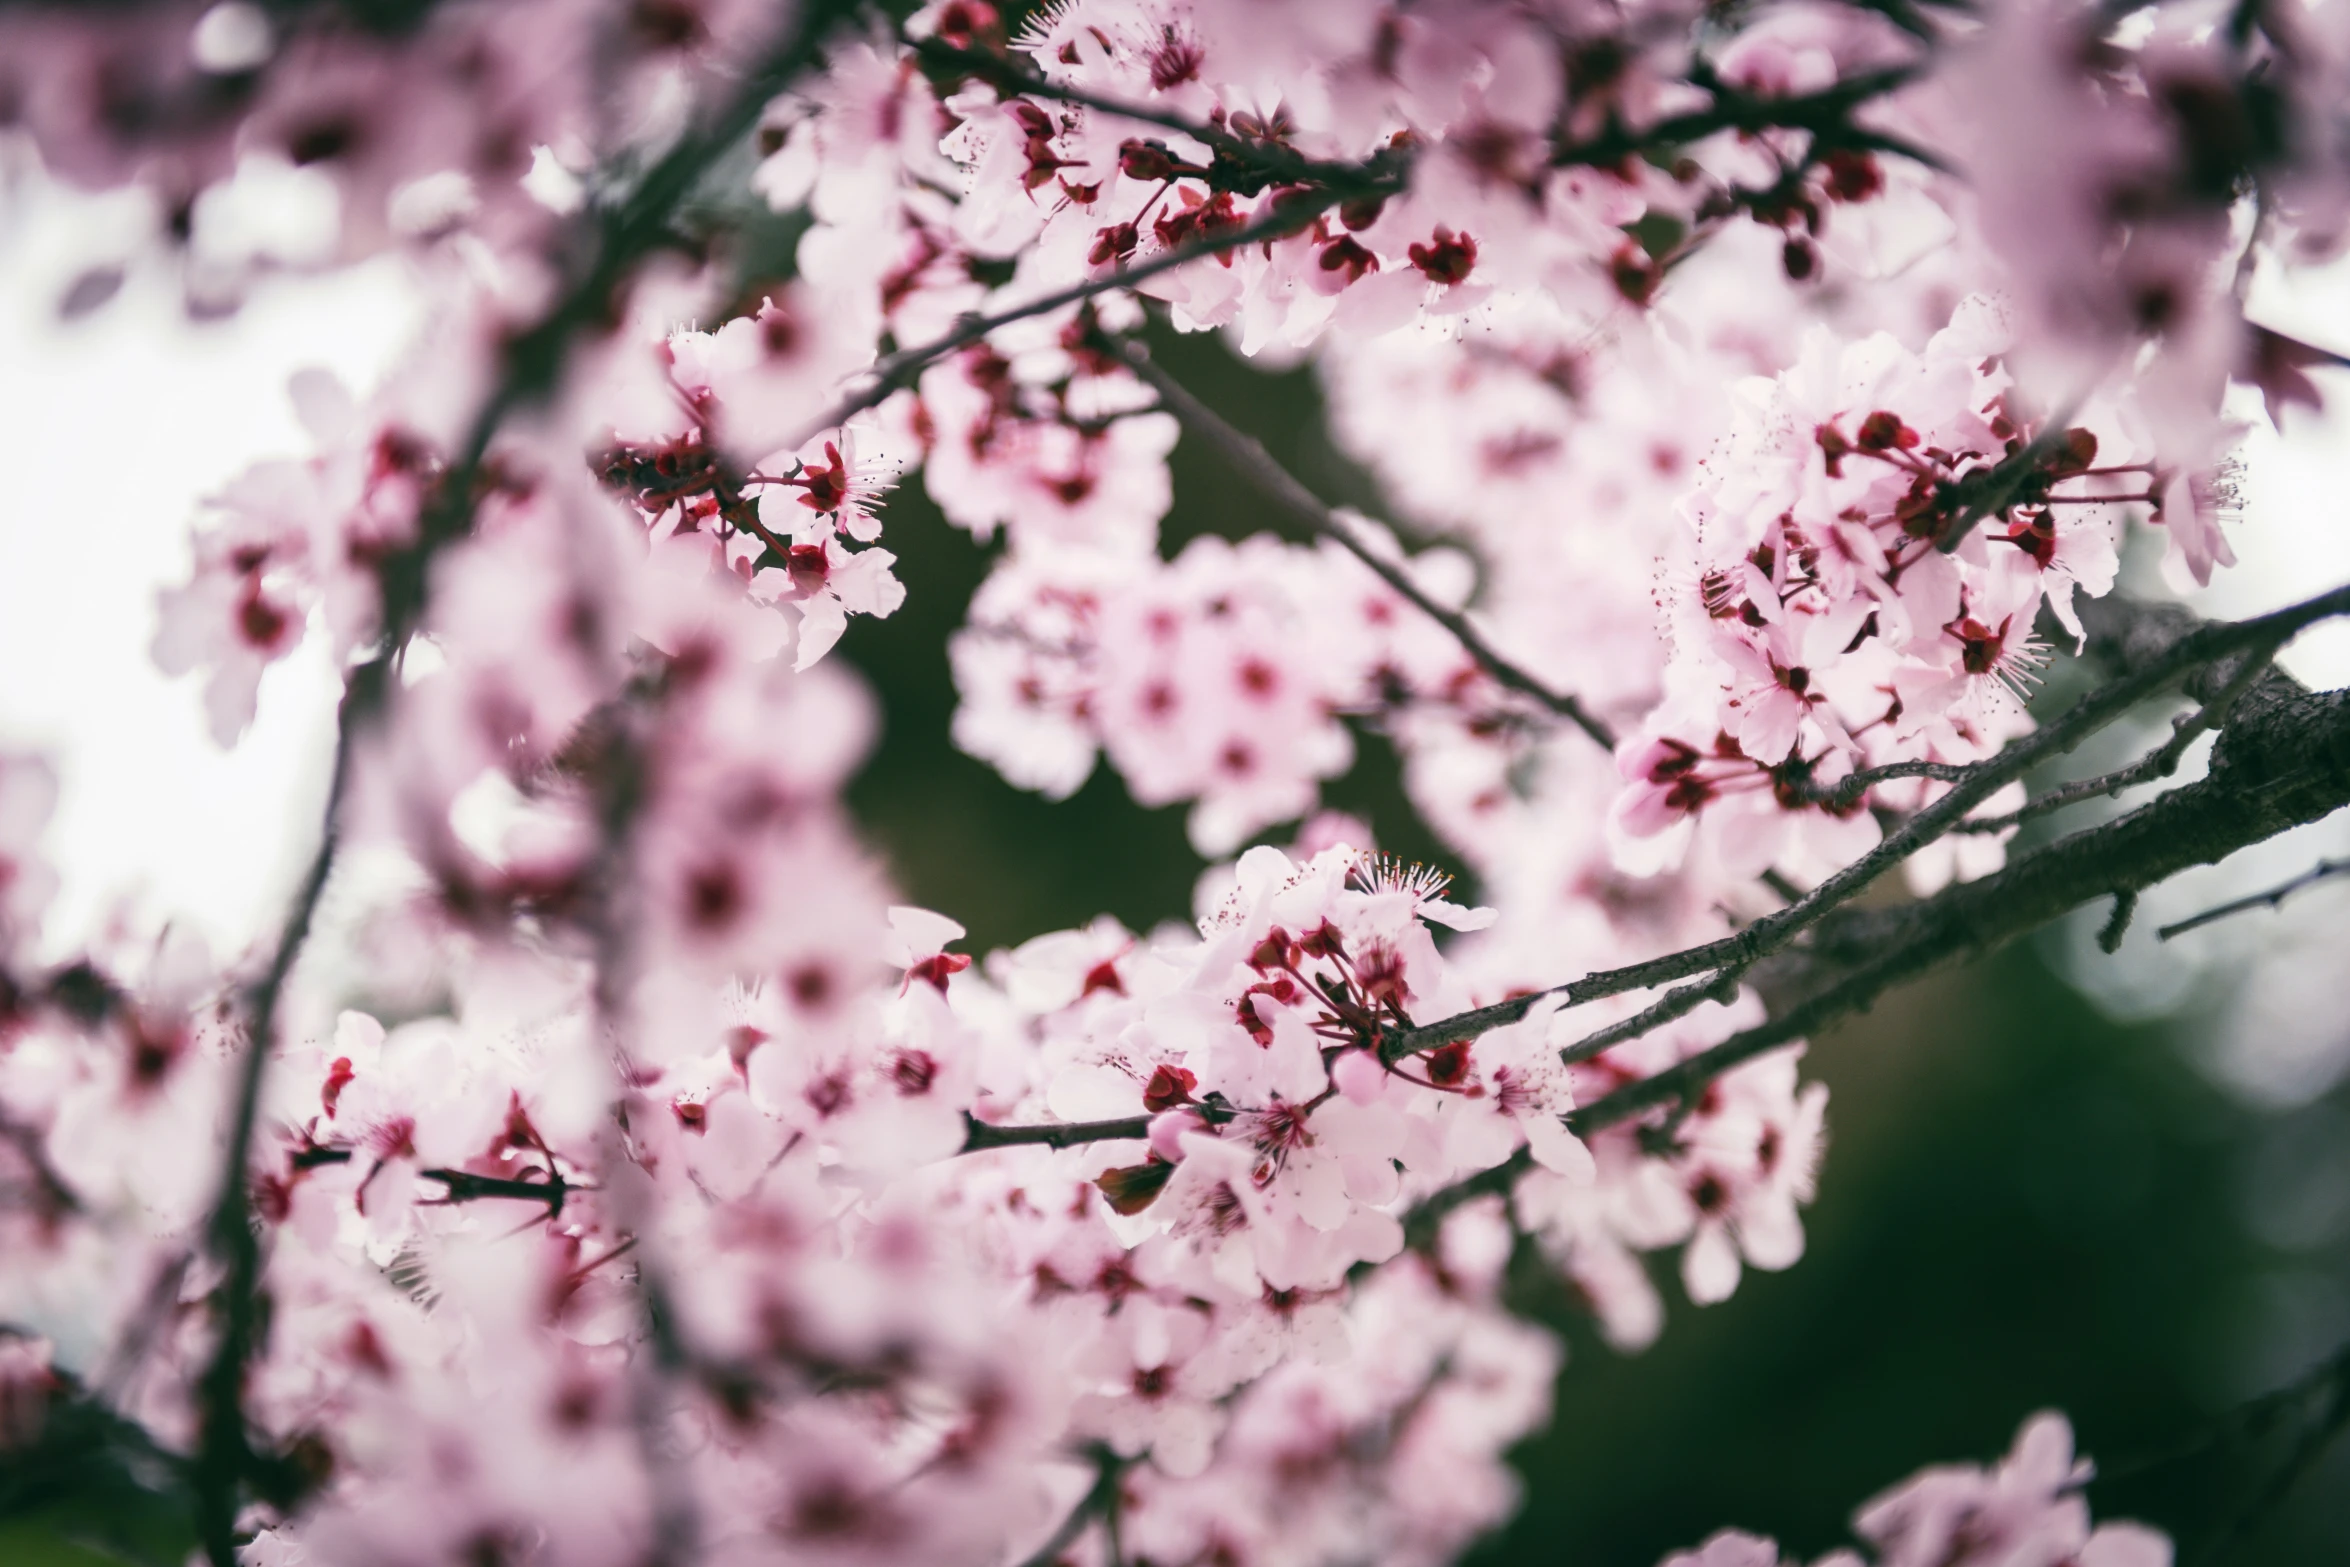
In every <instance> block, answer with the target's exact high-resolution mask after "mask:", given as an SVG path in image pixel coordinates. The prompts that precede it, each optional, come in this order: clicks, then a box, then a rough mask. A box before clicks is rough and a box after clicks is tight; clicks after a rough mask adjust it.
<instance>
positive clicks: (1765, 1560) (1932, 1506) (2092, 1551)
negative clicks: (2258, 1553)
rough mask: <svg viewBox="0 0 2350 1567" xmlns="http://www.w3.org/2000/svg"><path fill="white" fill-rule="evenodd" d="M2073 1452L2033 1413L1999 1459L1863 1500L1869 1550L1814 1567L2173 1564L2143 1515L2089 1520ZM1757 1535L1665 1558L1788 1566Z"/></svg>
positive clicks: (2067, 1435)
mask: <svg viewBox="0 0 2350 1567" xmlns="http://www.w3.org/2000/svg"><path fill="white" fill-rule="evenodd" d="M2095 1472H2096V1471H2095V1468H2094V1467H2093V1466H2092V1465H2091V1464H2090V1463H2089V1461H2088V1460H2087V1459H2079V1460H2076V1459H2075V1458H2074V1457H2073V1433H2072V1427H2071V1426H2069V1425H2068V1424H2066V1422H2065V1418H2064V1417H2063V1416H2062V1415H2058V1414H2039V1415H2034V1416H2033V1417H2032V1418H2031V1419H2030V1420H2027V1421H2026V1422H2024V1428H2023V1429H2022V1430H2021V1431H2019V1432H2017V1433H2016V1438H2015V1448H2014V1450H2013V1451H2011V1452H2010V1453H2009V1454H2008V1455H2007V1457H2006V1459H2005V1460H2003V1461H2002V1462H2001V1463H2000V1464H1999V1465H1998V1466H1997V1467H1996V1468H1991V1469H1979V1468H1976V1467H1974V1466H1973V1465H1971V1464H1937V1465H1934V1466H1932V1467H1930V1468H1926V1469H1921V1470H1919V1471H1918V1472H1917V1473H1916V1474H1915V1475H1912V1476H1911V1477H1910V1478H1909V1479H1907V1480H1905V1481H1903V1482H1902V1483H1901V1484H1900V1485H1897V1486H1895V1487H1894V1488H1893V1489H1892V1490H1890V1491H1887V1492H1886V1493H1885V1494H1884V1495H1882V1496H1880V1497H1877V1498H1876V1499H1874V1500H1873V1501H1871V1502H1869V1503H1867V1504H1866V1505H1865V1506H1863V1507H1862V1508H1861V1510H1860V1511H1859V1512H1858V1513H1856V1514H1854V1515H1853V1520H1852V1527H1853V1532H1854V1533H1855V1534H1858V1535H1859V1536H1860V1537H1861V1538H1862V1539H1863V1540H1866V1541H1867V1542H1868V1543H1869V1546H1870V1552H1869V1555H1868V1556H1867V1557H1865V1558H1864V1557H1862V1556H1860V1555H1859V1554H1857V1553H1855V1552H1853V1551H1849V1550H1840V1551H1831V1552H1829V1553H1828V1554H1827V1555H1825V1556H1823V1557H1821V1558H1820V1559H1819V1562H1818V1563H1817V1567H1864V1563H1865V1562H1874V1563H1875V1564H1876V1567H1994V1564H2000V1563H2010V1562H2046V1563H2048V1564H2049V1567H2170V1561H2171V1544H2170V1541H2169V1540H2167V1539H2165V1538H2164V1537H2163V1536H2162V1535H2160V1534H2157V1533H2156V1532H2155V1531H2153V1530H2152V1529H2148V1528H2146V1527H2145V1526H2144V1525H2142V1524H2134V1523H2107V1524H2099V1525H2096V1526H2095V1527H2091V1525H2090V1521H2089V1504H2088V1503H2087V1502H2086V1501H2085V1500H2083V1499H2082V1496H2081V1488H2082V1487H2083V1486H2085V1485H2087V1484H2088V1482H2089V1480H2090V1479H2091V1478H2092V1476H2093V1475H2094V1474H2095ZM1792 1563H1793V1558H1782V1557H1781V1556H1780V1554H1779V1548H1778V1546H1776V1545H1774V1544H1773V1543H1772V1542H1770V1541H1769V1540H1766V1539H1763V1538H1762V1537H1761V1536H1759V1535H1752V1534H1747V1533H1744V1532H1743V1531H1741V1530H1737V1529H1724V1530H1723V1531H1722V1532H1721V1533H1719V1534H1716V1535H1715V1536H1713V1538H1711V1539H1709V1540H1707V1541H1706V1542H1705V1543H1704V1544H1703V1545H1701V1546H1699V1547H1698V1548H1697V1549H1696V1550H1693V1551H1678V1552H1675V1553H1674V1554H1673V1555H1671V1556H1668V1557H1666V1558H1665V1559H1664V1562H1663V1563H1662V1564H1661V1567H1792Z"/></svg>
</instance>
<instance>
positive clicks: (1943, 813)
mask: <svg viewBox="0 0 2350 1567" xmlns="http://www.w3.org/2000/svg"><path fill="white" fill-rule="evenodd" d="M2181 613H2182V614H2184V611H2182V612H2181ZM2341 614H2350V588H2336V589H2334V590H2333V591H2332V592H2330V593H2322V594H2319V595H2318V596H2317V597H2315V598H2312V599H2307V600H2304V601H2303V602H2301V603H2299V604H2295V605H2292V606H2290V607H2289V608H2286V609H2281V610H2278V611H2276V612H2275V613H2274V614H2269V615H2261V616H2258V617H2255V618H2254V619H2251V620H2242V621H2231V622H2220V623H2215V624H2210V625H2203V626H2199V627H2196V628H2195V629H2193V630H2190V631H2186V632H2184V633H2183V634H2181V635H2178V636H2176V637H2174V638H2169V639H2166V640H2161V641H2160V642H2159V644H2158V645H2150V646H2149V650H2148V651H2147V656H2145V657H2144V658H2143V659H2141V660H2138V661H2136V662H2135V667H2133V668H2130V669H2129V670H2128V671H2127V672H2126V673H2124V674H2123V675H2122V676H2121V677H2120V678H2118V679H2115V680H2111V681H2109V682H2107V683H2106V684H2104V685H2102V686H2099V687H2098V688H2097V689H2095V690H2094V691H2091V692H2090V693H2089V694H2088V695H2087V696H2085V697H2083V698H2082V699H2081V700H2080V701H2079V702H2078V703H2076V704H2075V705H2074V707H2073V709H2072V710H2071V711H2070V712H2068V713H2066V714H2065V715H2064V716H2063V717H2062V718H2060V719H2058V720H2057V721H2056V722H2054V723H2052V724H2050V725H2048V726H2047V727H2046V728H2044V729H2041V730H2038V731H2036V732H2035V733H2033V734H2030V735H2027V736H2025V737H2024V738H2023V739H2021V740H2018V741H2017V742H2015V743H2014V744H2013V745H2010V746H2008V747H2007V748H2006V749H2005V750H2003V751H2001V752H2000V753H1999V754H1998V755H1996V756H1993V757H1990V758H1988V759H1986V760H1984V761H1981V762H1978V763H1975V764H1974V765H1973V766H1971V767H1969V768H1967V769H1966V770H1965V772H1964V775H1963V776H1962V777H1960V778H1958V779H1957V780H1956V781H1954V782H1953V783H1952V785H1951V787H1950V790H1949V792H1948V793H1946V794H1944V795H1943V796H1942V797H1941V798H1940V799H1938V800H1935V801H1934V802H1933V803H1931V804H1930V805H1928V806H1926V807H1925V808H1924V809H1923V810H1921V811H1919V812H1917V813H1916V814H1915V815H1913V816H1911V817H1910V818H1909V820H1908V821H1906V822H1904V823H1903V824H1902V825H1901V826H1900V827H1899V828H1898V829H1897V830H1895V831H1894V832H1893V833H1891V834H1890V835H1888V836H1887V837H1886V839H1885V841H1884V842H1883V843H1881V844H1879V845H1878V846H1877V847H1876V848H1875V849H1873V850H1871V851H1870V852H1869V853H1867V854H1865V855H1863V856H1861V857H1860V858H1859V859H1857V860H1855V861H1854V862H1853V863H1852V864H1850V865H1848V866H1846V867H1845V868H1844V869H1843V870H1840V871H1838V872H1837V873H1836V874H1835V875H1833V876H1830V877H1829V878H1828V879H1827V880H1825V881H1823V882H1821V883H1820V884H1819V885H1818V886H1817V887H1814V888H1813V889H1812V890H1811V891H1810V892H1809V893H1808V894H1806V895H1805V896H1804V897H1803V898H1802V899H1801V900H1799V901H1798V902H1796V903H1794V904H1793V905H1791V906H1789V907H1788V908H1785V909H1782V910H1779V911H1778V912H1777V913H1774V914H1767V915H1765V916H1763V917H1762V918H1761V919H1758V920H1756V921H1755V922H1754V923H1753V924H1751V925H1748V926H1747V927H1746V928H1745V929H1743V930H1740V931H1738V932H1737V933H1735V934H1734V935H1730V936H1725V937H1722V938H1721V939H1719V940H1717V941H1710V942H1705V943H1702V944H1701V945H1698V946H1695V947H1690V948H1686V949H1684V950H1682V951H1680V952H1674V953H1668V954H1666V955H1665V956H1663V957H1659V958H1651V959H1648V960H1647V961H1645V962H1641V963H1634V964H1629V965H1626V966H1625V967H1622V968H1615V969H1603V970H1600V971H1598V972H1596V973H1592V974H1586V975H1585V976H1583V977H1582V978H1581V979H1577V980H1571V981H1569V982H1568V983H1566V984H1563V985H1559V986H1556V987H1554V988H1553V989H1551V990H1549V991H1544V992H1540V993H1538V994H1536V995H1532V996H1520V997H1516V998H1514V999H1512V1000H1509V1001H1504V1002H1500V1003H1498V1004H1496V1005H1494V1006H1490V1007H1481V1008H1479V1009H1477V1010H1476V1011H1473V1012H1464V1013H1461V1014H1459V1015H1458V1016H1456V1017H1450V1018H1444V1019H1441V1020H1439V1021H1437V1022H1434V1023H1429V1024H1425V1025H1423V1026H1421V1027H1418V1028H1414V1029H1410V1030H1406V1031H1404V1032H1403V1033H1401V1034H1399V1035H1398V1036H1397V1037H1396V1038H1395V1040H1394V1041H1393V1042H1392V1043H1391V1045H1390V1046H1389V1048H1390V1049H1391V1050H1392V1051H1393V1052H1394V1053H1395V1055H1397V1056H1402V1055H1409V1054H1412V1053H1414V1052H1416V1051H1420V1050H1429V1049H1434V1048H1436V1047H1438V1046H1440V1045H1443V1044H1446V1043H1448V1042H1449V1041H1452V1040H1455V1039H1467V1038H1474V1037H1475V1036H1476V1035H1478V1034H1482V1033H1485V1032H1487V1031H1489V1030H1491V1029H1495V1028H1499V1027H1502V1026H1504V1025H1506V1024H1509V1023H1515V1022H1517V1021H1518V1020H1519V1019H1520V1018H1523V1017H1524V1016H1525V1015H1526V1014H1527V1012H1528V1011H1529V1010H1531V1009H1532V1007H1533V1006H1534V1004H1535V1002H1536V1001H1538V1000H1540V999H1541V997H1542V996H1544V995H1563V996H1565V997H1566V1000H1567V1004H1568V1005H1576V1004H1579V1003H1582V1002H1586V1001H1595V1000H1598V999H1600V998H1602V997H1606V996H1615V995H1622V994H1624V993H1625V992H1627V991H1634V990H1647V989H1651V988H1653V987H1655V986H1657V985H1664V984H1670V983H1672V982H1673V981H1675V980H1679V979H1687V978H1689V977H1690V976H1691V975H1694V974H1719V973H1720V972H1721V971H1723V970H1725V969H1730V968H1743V967H1747V966H1750V965H1752V964H1754V963H1756V962H1758V961H1760V960H1761V959H1763V958H1766V957H1769V956H1770V955H1771V954H1773V953H1775V952H1778V951H1780V950H1781V949H1783V948H1785V947H1786V946H1787V945H1788V944H1789V943H1790V942H1791V941H1793V940H1794V939H1795V937H1797V936H1798V935H1800V934H1802V933H1803V932H1804V931H1806V930H1809V929H1811V928H1812V927H1813V926H1815V925H1818V924H1819V923H1820V922H1821V921H1822V920H1824V919H1826V918H1827V916H1828V915H1830V914H1831V913H1833V912H1834V911H1835V910H1836V909H1838V908H1839V907H1841V906H1842V905H1843V904H1845V903H1847V902H1849V901H1851V899H1852V898H1854V897H1856V896H1857V895H1858V894H1859V893H1861V892H1862V891H1863V890H1865V889H1866V888H1867V887H1868V886H1869V884H1870V883H1872V882H1874V881H1875V880H1876V879H1877V877H1878V876H1880V875H1882V874H1883V873H1884V872H1886V871H1887V870H1890V869H1891V868H1893V867H1894V866H1895V865H1898V864H1900V863H1901V862H1902V861H1903V860H1906V859H1907V858H1909V856H1911V855H1912V854H1914V853H1916V852H1917V851H1918V850H1919V849H1922V848H1924V847H1925V846H1926V845H1927V844H1929V843H1932V842H1934V841H1935V840H1936V839H1938V838H1940V837H1941V836H1942V835H1943V834H1944V833H1946V832H1948V831H1950V830H1951V829H1952V828H1953V827H1954V826H1955V825H1957V823H1958V822H1960V821H1961V820H1963V819H1964V818H1965V816H1966V815H1967V813H1968V812H1970V811H1972V810H1973V809H1974V808H1975V807H1976V806H1978V805H1980V804H1981V803H1982V802H1983V801H1984V800H1985V799H1987V798H1989V797H1990V795H1991V794H1992V793H1993V792H1994V791H1996V790H1998V789H1999V788H2001V787H2002V786H2004V785H2005V784H2006V783H2008V782H2009V781H2010V780H2012V779H2015V778H2019V777H2021V776H2022V775H2023V774H2025V773H2026V772H2028V771H2030V770H2031V769H2032V768H2033V767H2034V766H2036V765H2038V764H2039V763H2040V762H2042V761H2045V760H2047V759H2048V758H2050V757H2054V756H2058V755H2061V754H2063V753H2064V752H2066V751H2069V750H2071V749H2072V748H2073V747H2074V746H2076V745H2078V744H2080V742H2081V741H2083V740H2085V739H2087V738H2088V737H2089V736H2090V735H2091V734H2094V733H2096V732H2097V731H2098V730H2099V729H2102V728H2103V727H2104V726H2105V725H2107V724H2108V723H2111V722H2112V721H2113V720H2114V719H2115V718H2118V717H2119V716H2120V715H2121V714H2123V713H2124V712H2127V711H2128V710H2129V709H2130V708H2131V707H2133V706H2135V705H2136V704H2137V703H2139V702H2141V701H2143V700H2144V699H2145V698H2147V697H2149V696H2152V695H2153V694H2154V693H2155V692H2157V691H2160V690H2161V689H2163V688H2164V687H2166V686H2168V685H2170V684H2172V683H2174V682H2177V681H2181V680H2186V681H2187V682H2188V686H2189V690H2190V692H2191V693H2197V694H2200V693H2199V692H2197V682H2196V681H2194V680H2193V679H2192V678H2190V677H2192V676H2193V675H2195V674H2196V673H2197V672H2212V666H2216V665H2219V664H2220V661H2221V660H2224V659H2228V658H2230V657H2231V656H2234V655H2241V654H2244V653H2247V652H2250V651H2252V650H2256V649H2262V648H2272V647H2275V646H2280V645H2282V643H2283V642H2284V641H2285V640H2286V639H2288V638H2290V637H2291V636H2292V635H2293V634H2294V633H2296V632H2298V631H2300V630H2301V629H2302V628H2304V627H2306V626H2309V625H2312V624H2314V623H2316V622H2317V621H2320V620H2323V619H2326V618H2328V617H2330V616H2334V615H2341ZM2233 667H2234V666H2232V665H2231V666H2226V669H2225V671H2224V672H2220V674H2221V678H2223V679H2224V678H2226V674H2227V673H2232V672H2233ZM2288 684H2289V683H2288ZM2276 689H2277V688H2276V686H2275V685H2274V684H2273V683H2261V684H2256V685H2255V686H2254V688H2253V690H2252V691H2251V692H2249V693H2248V694H2247V697H2246V699H2244V700H2242V701H2239V702H2238V703H2237V704H2236V705H2237V708H2238V710H2239V711H2242V710H2244V709H2246V708H2254V709H2256V710H2258V711H2268V710H2269V709H2270V708H2272V707H2273V705H2274V693H2275V691H2276ZM2294 689H2298V688H2294ZM2214 694H2215V695H2216V693H2214ZM2255 699H2263V700H2255ZM2219 755H2220V751H2219V750H2215V751H2214V765H2215V766H2216V765H2217V758H2218V756H2219ZM2189 787H2190V788H2194V787H2195V786H2192V785H2191V786H2189ZM2180 793H2182V794H2184V793H2186V791H2184V790H2182V791H2180ZM2174 797H2175V796H2166V797H2165V798H2166V799H2167V798H2174ZM2328 809H2331V807H2328ZM2138 814H2139V815H2140V816H2142V815H2144V814H2145V813H2144V812H2140V813H2138ZM2318 814H2320V815H2323V814H2324V812H2322V811H2321V812H2319V813H2318ZM2136 819H2137V818H2136V817H2125V818H2124V819H2123V822H2117V823H2113V824H2110V825H2111V826H2114V827H2119V826H2121V825H2123V823H2125V822H2128V821H2133V820H2136ZM2099 830H2100V831H2103V830H2104V829H2099ZM2281 830H2282V829H2281V828H2271V829H2270V830H2269V831H2268V832H2262V833H2259V834H2257V835H2256V836H2254V837H2249V838H2244V839H2241V840H2239V841H2238V843H2237V844H2236V845H2235V847H2241V846H2242V844H2244V843H2252V842H2257V841H2258V840H2259V839H2260V838H2265V837H2268V836H2271V835H2272V834H2273V833H2274V832H2277V831H2281ZM2074 841H2075V840H2072V839H2067V840H2065V842H2066V843H2071V842H2074ZM2057 847H2061V845H2051V846H2050V848H2057ZM2040 852H2041V853H2042V854H2045V853H2046V852H2048V851H2047V850H2043V851H2040ZM2230 852H2232V851H2230ZM2034 858H2037V856H2035V857H2034ZM2023 863H2026V862H2018V865H2017V866H2011V867H2010V868H2009V869H2010V872H2012V871H2014V870H2016V869H2019V868H2020V866H2021V865H2022V864H2023ZM2182 863H2192V862H2182ZM2178 868H2179V866H2178V865H2172V866H2171V867H2170V869H2167V870H2164V871H2162V872H2161V873H2160V875H2156V876H2153V877H2150V878H2148V879H2146V880H2140V881H2136V882H2131V883H2128V887H2129V890H2136V888H2139V887H2143V886H2146V885H2148V884H2149V882H2150V881H2159V880H2161V879H2162V877H2163V876H2168V875H2170V874H2171V872H2172V871H2173V870H2176V869H2178ZM1997 879H1998V878H1993V880H1997ZM1985 885H1988V883H1986V882H1977V883H1973V884H1971V886H1972V887H1982V886H1985ZM2123 887H2124V883H2123V882H2122V881H2121V880H2118V879H2113V878H2109V879H2107V880H2105V881H2104V882H2103V883H2101V884H2100V885H2098V886H2096V887H2094V888H2093V889H2091V890H2090V891H2086V892H2083V893H2082V894H2081V896H2080V897H2078V898H2075V899H2074V900H2073V901H2074V902H2081V901H2085V900H2086V899H2087V898H2088V897H2091V896H2095V895H2097V894H2098V893H2111V892H2116V891H2120V890H2123ZM1968 890H1969V889H1967V888H1953V889H1951V891H1950V892H1949V893H1946V894H1944V895H1943V896H1944V897H1950V896H1954V895H1956V894H1959V893H1963V892H1966V891H1968ZM2071 906H2072V904H2071V903H2067V904H2065V905H2064V906H2063V907H2064V908H2070V907H2071ZM2061 912H2063V909H2062V908H2060V909H2057V910H2054V911H2052V912H2050V913H2048V914H2045V915H2043V916H2041V917H2040V919H2038V920H2035V921H2034V922H2033V923H2035V924H2037V923H2041V922H2042V921H2044V920H2045V919H2051V918H2054V917H2055V914H2057V913H2061ZM1871 994H1872V995H1873V994H1874V992H1872V993H1871Z"/></svg>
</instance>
